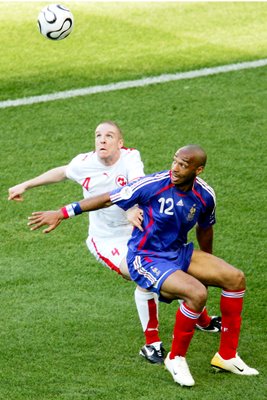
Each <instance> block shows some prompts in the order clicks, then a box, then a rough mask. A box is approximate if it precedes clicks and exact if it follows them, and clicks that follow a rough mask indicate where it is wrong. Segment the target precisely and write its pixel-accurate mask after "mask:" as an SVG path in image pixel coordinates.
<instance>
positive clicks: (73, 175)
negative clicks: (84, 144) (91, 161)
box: [66, 153, 90, 182]
mask: <svg viewBox="0 0 267 400" xmlns="http://www.w3.org/2000/svg"><path fill="white" fill-rule="evenodd" d="M89 155H90V153H88V154H78V155H77V156H76V157H74V158H73V159H72V160H71V161H70V162H69V164H68V165H67V168H66V177H67V178H68V179H71V180H72V181H75V182H77V181H78V180H79V179H80V177H81V169H80V168H81V162H82V161H83V160H84V159H85V158H86V157H89Z"/></svg>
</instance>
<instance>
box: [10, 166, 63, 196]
mask: <svg viewBox="0 0 267 400" xmlns="http://www.w3.org/2000/svg"><path fill="white" fill-rule="evenodd" d="M65 178H66V166H65V165H63V166H61V167H57V168H53V169H50V170H49V171H47V172H45V173H43V174H42V175H39V176H36V177H35V178H33V179H29V180H28V181H25V182H22V183H19V184H18V185H16V186H13V187H11V188H9V189H8V200H15V201H23V196H22V194H23V193H24V192H26V190H28V189H31V188H34V187H36V186H42V185H48V184H50V183H57V182H61V181H63V180H64V179H65Z"/></svg>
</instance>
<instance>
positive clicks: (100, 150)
mask: <svg viewBox="0 0 267 400" xmlns="http://www.w3.org/2000/svg"><path fill="white" fill-rule="evenodd" d="M143 175H144V168H143V163H142V160H141V157H140V153H139V151H137V150H135V149H128V148H125V147H123V138H122V133H121V130H120V128H119V127H118V126H117V125H116V124H115V123H114V122H112V121H107V122H102V123H101V124H99V125H98V126H97V128H96V131H95V151H91V152H88V153H85V154H79V155H78V156H76V157H75V158H74V159H73V160H72V161H71V162H70V163H69V164H68V165H65V166H60V167H57V168H54V169H52V170H49V171H47V172H45V173H44V174H42V175H40V176H37V177H36V178H33V179H30V180H28V181H25V182H23V183H21V184H19V185H16V186H14V187H12V188H10V189H9V200H18V201H20V200H22V199H23V198H22V194H23V193H24V192H25V191H26V190H27V189H30V188H33V187H36V186H40V185H46V184H51V183H57V182H60V181H63V180H64V179H65V178H69V179H71V180H73V181H75V182H77V183H78V184H79V185H81V186H82V188H83V195H84V197H85V198H89V197H94V196H96V195H98V194H102V193H103V192H106V191H111V190H113V189H115V188H119V187H122V186H124V185H126V184H127V183H129V182H131V181H132V180H134V179H137V178H139V177H141V176H143ZM140 213H141V211H140V210H139V209H137V211H136V213H135V214H134V215H133V216H132V221H133V223H134V222H135V221H138V220H139V221H140V219H142V216H141V214H140ZM131 232H132V225H131V224H130V223H129V221H128V220H127V216H126V213H125V212H124V211H123V210H122V209H121V208H119V207H118V206H116V205H114V206H112V207H109V208H106V209H102V210H97V211H92V212H90V224H89V233H88V238H87V241H86V243H87V246H88V249H89V250H90V252H91V253H92V254H93V255H94V256H95V257H96V259H97V260H99V261H100V262H102V264H104V265H105V266H108V267H109V268H110V269H112V270H114V271H116V272H117V273H119V274H122V275H123V276H124V277H127V272H126V271H127V268H125V264H124V263H125V261H124V258H125V256H126V254H127V242H128V239H129V238H130V235H131ZM135 302H136V306H137V310H138V314H139V318H140V321H141V324H142V328H143V331H144V334H145V338H146V344H145V345H144V346H143V347H142V349H141V350H140V354H141V355H142V356H143V357H145V358H146V359H147V360H148V361H150V362H153V363H162V362H163V359H164V357H163V356H164V354H163V353H164V349H163V347H162V343H161V340H160V338H159V334H158V304H157V296H156V295H155V294H153V293H151V292H148V291H145V290H144V289H141V288H138V287H137V288H136V290H135ZM199 326H200V328H201V327H202V330H206V331H212V332H216V331H219V329H220V323H219V321H218V319H217V317H213V318H211V317H209V316H208V314H207V312H206V309H205V310H204V312H203V313H202V315H201V317H200V320H199Z"/></svg>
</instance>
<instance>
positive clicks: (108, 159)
mask: <svg viewBox="0 0 267 400" xmlns="http://www.w3.org/2000/svg"><path fill="white" fill-rule="evenodd" d="M122 146H123V141H122V138H121V135H120V132H119V131H118V129H117V128H116V127H115V126H113V125H110V124H108V123H104V124H100V125H98V127H97V128H96V131H95V149H96V153H97V156H98V159H99V160H100V161H102V162H103V163H104V164H106V165H112V164H114V163H115V162H116V161H117V160H118V159H119V157H120V149H121V147H122Z"/></svg>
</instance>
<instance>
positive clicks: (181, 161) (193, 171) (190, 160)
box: [171, 149, 203, 191]
mask: <svg viewBox="0 0 267 400" xmlns="http://www.w3.org/2000/svg"><path fill="white" fill-rule="evenodd" d="M202 170H203V167H202V166H201V167H200V166H197V165H196V161H195V157H194V153H193V152H190V151H187V150H184V149H179V150H177V152H176V153H175V155H174V158H173V162H172V167H171V181H172V183H173V184H174V185H175V186H177V187H179V188H180V189H181V190H184V191H187V190H190V189H191V187H192V184H193V182H194V179H195V177H196V176H197V175H198V174H200V172H202Z"/></svg>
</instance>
